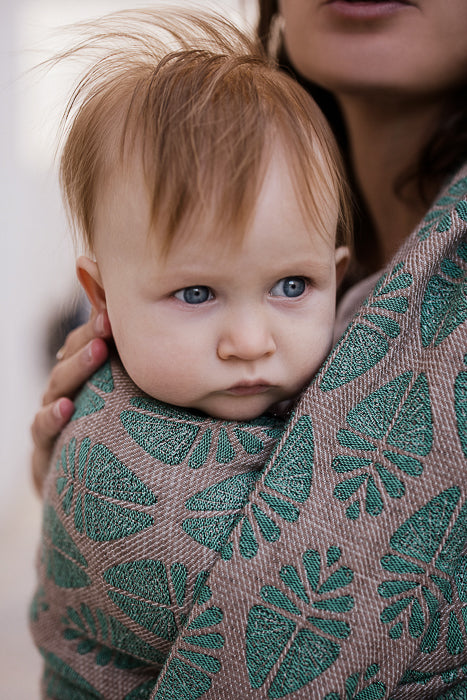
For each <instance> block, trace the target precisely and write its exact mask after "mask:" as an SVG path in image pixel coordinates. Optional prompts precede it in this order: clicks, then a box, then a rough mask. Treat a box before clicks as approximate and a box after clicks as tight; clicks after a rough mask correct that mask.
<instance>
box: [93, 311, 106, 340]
mask: <svg viewBox="0 0 467 700" xmlns="http://www.w3.org/2000/svg"><path fill="white" fill-rule="evenodd" d="M94 330H95V332H96V333H97V334H98V335H103V334H104V332H105V327H104V314H103V313H100V314H97V316H96V320H95V321H94Z"/></svg>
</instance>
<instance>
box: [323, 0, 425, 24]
mask: <svg viewBox="0 0 467 700" xmlns="http://www.w3.org/2000/svg"><path fill="white" fill-rule="evenodd" d="M326 7H327V8H328V9H329V11H331V12H333V13H334V14H336V15H339V16H340V17H343V18H346V19H355V20H376V19H385V18H386V17H390V16H391V15H394V14H395V13H396V12H400V11H401V10H406V9H408V8H410V7H411V5H410V4H409V3H407V2H400V1H398V0H383V1H382V2H349V1H348V0H330V2H327V3H326Z"/></svg>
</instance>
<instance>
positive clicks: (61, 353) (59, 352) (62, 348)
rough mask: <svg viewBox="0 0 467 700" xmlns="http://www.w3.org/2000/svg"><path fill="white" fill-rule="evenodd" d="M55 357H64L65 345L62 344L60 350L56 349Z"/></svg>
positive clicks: (58, 358)
mask: <svg viewBox="0 0 467 700" xmlns="http://www.w3.org/2000/svg"><path fill="white" fill-rule="evenodd" d="M55 357H56V358H57V360H63V358H64V357H65V346H64V345H62V347H61V348H60V350H57V354H56V355H55Z"/></svg>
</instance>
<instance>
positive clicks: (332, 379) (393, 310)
mask: <svg viewBox="0 0 467 700" xmlns="http://www.w3.org/2000/svg"><path fill="white" fill-rule="evenodd" d="M404 267H405V266H404V263H399V264H398V265H396V266H395V267H394V268H393V270H392V271H391V272H390V273H389V274H384V275H383V276H382V277H381V278H380V280H379V281H378V282H377V284H376V286H375V288H374V291H373V294H372V295H371V296H370V297H369V299H367V300H366V301H365V302H364V304H363V312H362V316H361V319H359V321H358V322H357V323H354V324H353V325H352V326H351V327H350V328H349V329H348V330H347V331H346V332H345V333H344V335H343V337H342V340H341V341H340V342H339V345H338V346H337V348H336V350H335V351H334V353H333V357H332V361H331V364H330V365H329V366H328V367H327V369H326V371H325V372H324V374H323V375H322V376H321V377H320V378H318V381H319V382H320V383H319V386H320V388H321V391H324V392H326V391H331V390H333V389H337V388H338V387H340V386H343V385H344V384H347V383H348V382H351V381H353V380H354V379H356V378H357V377H360V376H361V375H362V374H365V373H366V372H368V370H370V369H371V368H372V367H374V366H375V365H377V364H378V362H380V361H381V360H382V359H383V357H385V355H386V354H387V352H388V350H389V344H390V342H391V341H392V340H394V339H395V338H397V337H398V336H399V335H400V332H401V325H400V324H401V319H402V317H403V316H404V315H405V314H406V312H407V309H408V306H409V297H408V290H409V288H410V287H411V286H412V284H413V277H412V275H411V274H410V273H408V272H405V270H404Z"/></svg>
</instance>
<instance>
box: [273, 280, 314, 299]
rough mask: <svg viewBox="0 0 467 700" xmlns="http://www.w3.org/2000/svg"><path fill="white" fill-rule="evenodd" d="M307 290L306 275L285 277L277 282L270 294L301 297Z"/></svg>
mask: <svg viewBox="0 0 467 700" xmlns="http://www.w3.org/2000/svg"><path fill="white" fill-rule="evenodd" d="M305 290H306V280H305V278H304V277H284V278H283V279H281V280H279V281H278V282H276V284H275V285H274V287H273V288H272V289H271V291H270V294H271V296H273V297H288V298H289V299H291V298H293V297H300V296H302V294H304V292H305Z"/></svg>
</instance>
